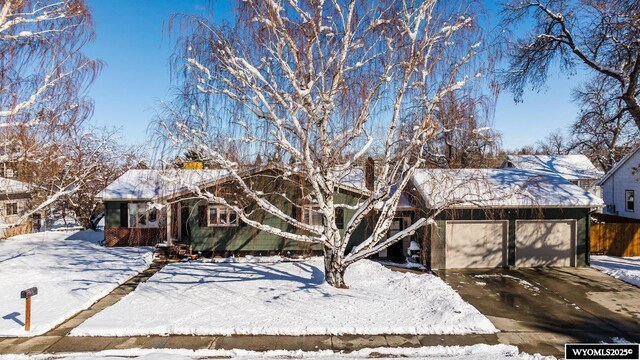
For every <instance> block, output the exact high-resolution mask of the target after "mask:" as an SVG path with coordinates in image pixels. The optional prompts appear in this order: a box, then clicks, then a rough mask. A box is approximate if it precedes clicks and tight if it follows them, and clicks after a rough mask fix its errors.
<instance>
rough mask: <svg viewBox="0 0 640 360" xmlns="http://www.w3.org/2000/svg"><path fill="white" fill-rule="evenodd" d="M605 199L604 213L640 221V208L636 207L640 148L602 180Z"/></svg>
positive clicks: (638, 186)
mask: <svg viewBox="0 0 640 360" xmlns="http://www.w3.org/2000/svg"><path fill="white" fill-rule="evenodd" d="M598 185H599V186H600V187H602V193H603V199H604V204H605V208H604V213H605V214H611V215H618V216H622V217H627V218H633V219H640V206H636V194H640V146H637V147H636V148H635V149H633V150H632V151H631V152H630V153H628V154H627V155H626V156H625V157H623V158H622V159H620V161H618V162H617V163H616V164H615V165H614V166H613V168H611V170H609V172H608V173H607V174H606V175H605V176H603V177H602V179H600V181H599V182H598Z"/></svg>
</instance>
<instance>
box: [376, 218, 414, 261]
mask: <svg viewBox="0 0 640 360" xmlns="http://www.w3.org/2000/svg"><path fill="white" fill-rule="evenodd" d="M410 223H411V218H409V217H397V218H394V219H393V222H391V227H390V228H389V232H388V233H387V238H390V237H392V236H393V235H396V234H397V233H399V232H401V231H402V230H404V229H406V228H407V227H408V226H409V224H410ZM410 241H411V239H410V238H409V237H406V238H404V239H402V240H400V241H398V242H396V243H394V244H392V245H391V246H389V247H388V248H386V249H385V250H382V251H380V253H379V256H380V257H387V258H394V259H402V260H404V258H405V257H406V256H407V248H408V247H409V242H410Z"/></svg>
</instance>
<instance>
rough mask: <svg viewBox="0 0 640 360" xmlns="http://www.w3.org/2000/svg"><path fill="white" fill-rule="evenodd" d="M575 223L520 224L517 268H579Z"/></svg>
mask: <svg viewBox="0 0 640 360" xmlns="http://www.w3.org/2000/svg"><path fill="white" fill-rule="evenodd" d="M575 243H576V221H575V220H517V221H516V250H515V255H516V256H515V257H516V266H517V267H534V266H575Z"/></svg>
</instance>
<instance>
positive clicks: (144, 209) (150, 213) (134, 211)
mask: <svg viewBox="0 0 640 360" xmlns="http://www.w3.org/2000/svg"><path fill="white" fill-rule="evenodd" d="M129 227H130V228H157V227H158V209H156V208H154V207H151V206H149V205H148V204H145V203H129Z"/></svg>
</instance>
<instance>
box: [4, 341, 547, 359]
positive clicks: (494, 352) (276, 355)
mask: <svg viewBox="0 0 640 360" xmlns="http://www.w3.org/2000/svg"><path fill="white" fill-rule="evenodd" d="M5 356H9V357H10V358H11V359H25V360H26V359H29V360H40V359H42V360H44V359H73V360H85V359H86V360H90V359H100V358H108V359H113V360H116V359H153V360H177V359H180V360H182V359H185V360H188V359H200V358H207V359H209V358H228V359H324V360H330V359H371V358H375V359H397V358H407V359H453V358H455V359H462V360H471V359H473V360H502V359H504V360H518V359H520V360H552V359H555V357H553V356H542V355H539V354H535V355H529V354H526V353H518V348H517V347H515V346H511V345H486V344H478V345H473V346H429V347H419V348H374V349H362V350H358V351H353V352H350V353H342V352H334V351H331V350H324V351H300V350H295V351H291V350H271V351H266V352H256V351H247V350H238V349H234V350H220V349H214V350H186V349H127V350H105V351H101V352H94V353H75V354H55V355H53V354H42V355H33V356H27V355H23V356H18V357H16V356H15V355H5ZM5 356H2V355H0V359H8V358H9V357H5Z"/></svg>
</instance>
